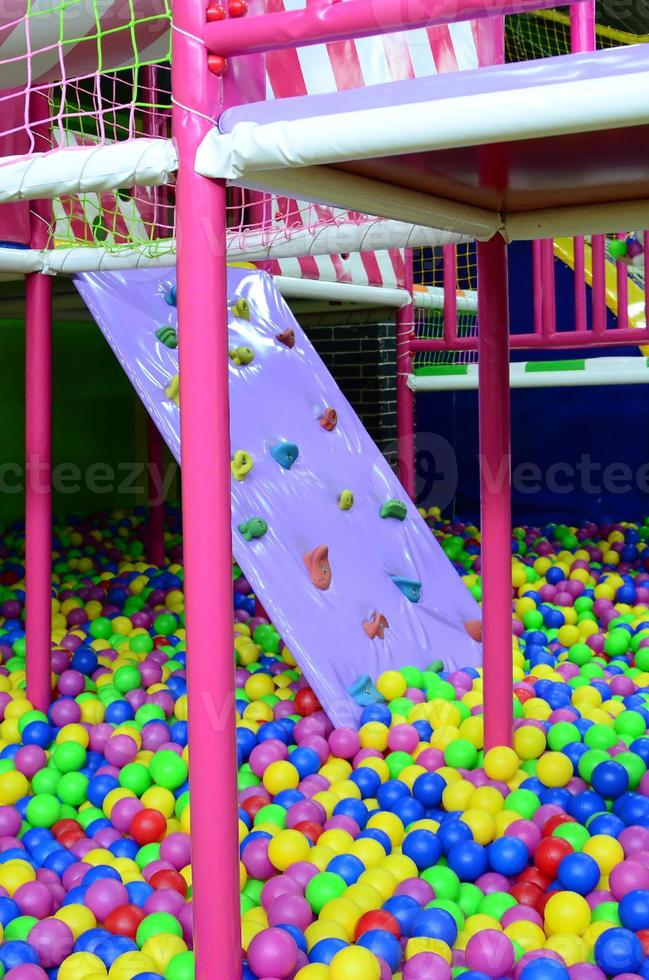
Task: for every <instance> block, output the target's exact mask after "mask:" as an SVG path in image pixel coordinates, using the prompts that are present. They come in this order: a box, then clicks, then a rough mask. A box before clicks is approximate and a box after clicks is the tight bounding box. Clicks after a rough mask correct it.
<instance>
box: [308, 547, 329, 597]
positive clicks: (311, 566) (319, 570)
mask: <svg viewBox="0 0 649 980" xmlns="http://www.w3.org/2000/svg"><path fill="white" fill-rule="evenodd" d="M304 564H305V565H306V567H307V570H308V572H309V578H310V579H311V582H312V583H313V585H315V587H316V589H320V591H321V592H326V591H327V589H328V588H329V586H330V585H331V565H330V564H329V548H328V547H327V545H326V544H319V545H318V546H317V548H314V549H313V551H309V552H307V554H306V555H305V556H304Z"/></svg>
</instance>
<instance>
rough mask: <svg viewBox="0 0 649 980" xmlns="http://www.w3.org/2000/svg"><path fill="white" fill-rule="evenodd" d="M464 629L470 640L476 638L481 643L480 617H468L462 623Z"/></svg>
mask: <svg viewBox="0 0 649 980" xmlns="http://www.w3.org/2000/svg"><path fill="white" fill-rule="evenodd" d="M464 629H465V630H466V631H467V633H468V634H469V636H470V637H471V639H472V640H476V642H477V643H482V620H481V619H468V620H467V621H466V623H465V624H464Z"/></svg>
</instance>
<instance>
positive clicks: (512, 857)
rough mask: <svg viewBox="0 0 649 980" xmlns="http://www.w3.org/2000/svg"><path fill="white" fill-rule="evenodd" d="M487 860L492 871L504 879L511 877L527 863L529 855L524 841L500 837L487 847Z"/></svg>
mask: <svg viewBox="0 0 649 980" xmlns="http://www.w3.org/2000/svg"><path fill="white" fill-rule="evenodd" d="M487 859H488V861H489V864H490V865H491V868H492V870H493V871H496V872H498V874H502V875H505V877H507V878H509V877H513V876H514V875H518V874H520V873H521V871H523V870H524V869H525V868H526V867H527V866H528V863H529V853H528V850H527V846H526V845H525V843H524V841H522V840H520V839H519V838H517V837H500V838H499V839H498V840H495V841H494V842H493V843H492V844H489V846H488V847H487Z"/></svg>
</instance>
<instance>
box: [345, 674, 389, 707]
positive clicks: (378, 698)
mask: <svg viewBox="0 0 649 980" xmlns="http://www.w3.org/2000/svg"><path fill="white" fill-rule="evenodd" d="M347 693H348V694H350V695H351V696H352V698H353V699H354V701H355V702H356V704H359V705H360V706H361V708H366V707H367V705H368V704H382V703H384V702H385V698H384V697H383V695H382V694H380V693H379V692H378V691H377V689H376V688H375V687H374V684H373V683H372V679H371V678H370V675H369V674H363V676H362V677H359V678H358V680H357V681H354V683H353V684H352V685H351V687H348V688H347Z"/></svg>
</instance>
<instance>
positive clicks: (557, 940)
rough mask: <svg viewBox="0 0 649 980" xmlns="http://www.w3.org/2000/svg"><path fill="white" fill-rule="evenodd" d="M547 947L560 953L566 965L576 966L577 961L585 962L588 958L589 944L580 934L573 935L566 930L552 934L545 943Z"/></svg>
mask: <svg viewBox="0 0 649 980" xmlns="http://www.w3.org/2000/svg"><path fill="white" fill-rule="evenodd" d="M545 948H546V949H551V950H552V951H553V952H554V953H558V954H559V956H560V957H561V958H562V960H563V961H564V963H565V964H566V966H574V964H575V963H585V962H586V961H587V959H588V946H587V945H586V943H585V942H584V940H583V939H582V938H581V937H580V936H571V935H569V934H567V933H564V932H558V933H556V935H554V936H550V938H549V939H548V941H547V942H546V944H545Z"/></svg>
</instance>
